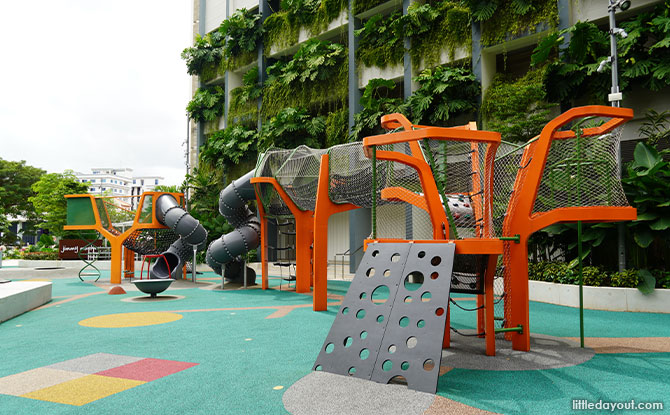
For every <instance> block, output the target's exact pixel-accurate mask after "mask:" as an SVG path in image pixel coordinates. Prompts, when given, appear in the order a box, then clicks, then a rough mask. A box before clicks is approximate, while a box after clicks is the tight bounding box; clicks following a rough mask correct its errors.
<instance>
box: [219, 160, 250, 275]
mask: <svg viewBox="0 0 670 415" xmlns="http://www.w3.org/2000/svg"><path fill="white" fill-rule="evenodd" d="M252 177H254V172H253V171H250V172H249V173H247V174H245V175H244V176H242V177H240V178H239V179H237V180H235V181H234V182H232V183H231V184H229V185H228V186H227V187H226V188H225V189H223V190H222V191H221V194H220V195H219V212H221V215H223V216H224V217H225V218H226V220H227V221H228V223H230V224H231V225H232V226H233V227H234V228H235V230H234V231H232V232H230V233H227V234H225V235H223V236H222V237H221V238H219V239H217V240H215V241H214V242H212V243H211V244H209V248H207V264H208V265H209V266H210V267H212V269H213V270H214V272H216V273H217V274H219V275H221V273H222V272H223V266H224V265H225V264H227V263H229V262H233V261H237V260H238V257H239V256H240V255H242V254H244V253H246V252H248V251H250V250H252V249H254V248H256V247H257V246H258V244H259V243H260V239H261V238H260V235H261V225H260V222H259V220H258V218H257V217H256V215H255V214H254V213H253V212H251V210H249V208H248V207H247V202H248V201H249V200H254V199H256V192H255V191H254V187H253V186H252V185H251V182H250V180H251V178H252Z"/></svg>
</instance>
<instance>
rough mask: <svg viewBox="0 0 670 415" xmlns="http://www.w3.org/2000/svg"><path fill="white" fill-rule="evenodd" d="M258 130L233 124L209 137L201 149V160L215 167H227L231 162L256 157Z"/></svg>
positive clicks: (235, 162)
mask: <svg viewBox="0 0 670 415" xmlns="http://www.w3.org/2000/svg"><path fill="white" fill-rule="evenodd" d="M257 141H258V132H257V131H256V130H255V129H249V128H247V127H245V126H242V125H231V126H228V128H225V129H223V130H219V131H216V132H215V133H213V134H211V135H210V136H208V137H207V143H206V144H205V145H204V146H203V147H202V148H201V149H200V160H201V162H203V163H207V164H208V165H209V166H211V167H213V168H222V169H225V168H226V167H227V166H228V165H230V164H238V163H239V162H240V161H242V160H253V159H255V158H256V143H257Z"/></svg>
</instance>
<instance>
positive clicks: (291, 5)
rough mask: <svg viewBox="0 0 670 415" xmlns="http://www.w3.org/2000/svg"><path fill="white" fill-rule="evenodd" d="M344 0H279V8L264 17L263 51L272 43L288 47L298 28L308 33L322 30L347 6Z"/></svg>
mask: <svg viewBox="0 0 670 415" xmlns="http://www.w3.org/2000/svg"><path fill="white" fill-rule="evenodd" d="M347 5H348V2H347V0H281V3H280V7H281V10H278V11H277V12H275V13H272V14H271V15H270V16H268V18H267V19H265V22H264V23H263V26H264V28H265V54H266V55H268V54H269V53H270V50H271V49H272V47H273V46H275V47H278V48H279V49H285V48H288V47H290V46H292V45H294V44H296V43H297V42H298V35H299V33H300V29H301V28H305V29H307V30H308V32H309V34H310V35H311V36H316V35H318V34H319V33H320V32H322V31H324V30H325V29H326V28H327V27H328V24H330V22H332V21H333V20H335V19H336V18H337V17H338V16H339V15H340V14H341V13H342V11H344V10H346V9H347Z"/></svg>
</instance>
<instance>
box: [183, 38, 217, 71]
mask: <svg viewBox="0 0 670 415" xmlns="http://www.w3.org/2000/svg"><path fill="white" fill-rule="evenodd" d="M224 39H225V38H224V36H223V35H222V34H221V33H220V32H219V31H214V32H212V33H209V34H207V35H205V36H202V37H201V36H200V35H196V37H195V43H194V45H193V47H190V48H186V49H184V50H183V51H182V53H181V58H182V59H183V60H185V61H186V70H187V71H188V74H189V75H200V74H201V73H202V72H203V70H204V69H205V67H207V66H216V65H218V63H219V61H220V60H221V57H222V56H223V52H224V50H223V49H224V48H223V42H224Z"/></svg>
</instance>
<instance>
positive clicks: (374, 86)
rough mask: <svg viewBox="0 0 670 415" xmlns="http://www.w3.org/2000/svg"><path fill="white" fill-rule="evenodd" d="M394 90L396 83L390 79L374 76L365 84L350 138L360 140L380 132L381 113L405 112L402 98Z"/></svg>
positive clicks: (398, 92)
mask: <svg viewBox="0 0 670 415" xmlns="http://www.w3.org/2000/svg"><path fill="white" fill-rule="evenodd" d="M399 94H400V91H396V84H395V82H393V81H392V80H388V79H381V78H375V79H371V80H370V82H368V84H367V85H366V86H365V90H364V91H363V95H362V96H361V107H362V109H361V111H360V112H358V113H357V114H355V115H354V128H353V129H352V131H351V139H352V140H354V141H358V140H362V139H363V138H364V137H366V136H369V135H373V134H381V133H382V132H383V130H382V128H381V124H380V119H381V117H382V115H386V114H392V113H394V112H400V113H403V114H406V113H407V109H406V108H405V106H404V105H403V101H402V98H400V97H399V96H398V95H399Z"/></svg>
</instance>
